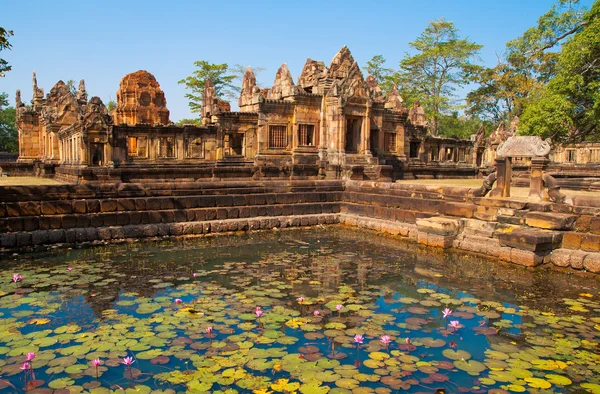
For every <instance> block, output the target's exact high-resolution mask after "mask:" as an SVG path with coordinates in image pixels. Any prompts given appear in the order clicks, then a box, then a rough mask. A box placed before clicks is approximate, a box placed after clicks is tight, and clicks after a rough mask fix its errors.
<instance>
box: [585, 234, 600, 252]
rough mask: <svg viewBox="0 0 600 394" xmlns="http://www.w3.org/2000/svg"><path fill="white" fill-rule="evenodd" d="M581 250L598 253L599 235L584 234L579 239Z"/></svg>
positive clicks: (599, 249) (599, 248)
mask: <svg viewBox="0 0 600 394" xmlns="http://www.w3.org/2000/svg"><path fill="white" fill-rule="evenodd" d="M581 249H583V250H586V251H590V252H599V251H600V235H596V234H585V235H584V236H583V237H582V238H581Z"/></svg>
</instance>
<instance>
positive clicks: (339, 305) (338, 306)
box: [335, 304, 344, 312]
mask: <svg viewBox="0 0 600 394" xmlns="http://www.w3.org/2000/svg"><path fill="white" fill-rule="evenodd" d="M343 307H344V305H342V304H337V305H336V306H335V309H337V310H338V312H339V311H341V310H342V308H343Z"/></svg>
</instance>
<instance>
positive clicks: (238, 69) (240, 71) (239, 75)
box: [225, 64, 265, 99]
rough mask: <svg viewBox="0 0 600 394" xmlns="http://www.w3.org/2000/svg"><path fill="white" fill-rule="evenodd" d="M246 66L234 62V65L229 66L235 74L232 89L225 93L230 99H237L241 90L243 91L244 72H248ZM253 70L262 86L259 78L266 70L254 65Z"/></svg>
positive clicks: (257, 81)
mask: <svg viewBox="0 0 600 394" xmlns="http://www.w3.org/2000/svg"><path fill="white" fill-rule="evenodd" d="M246 68H247V67H244V66H242V65H241V64H234V65H233V66H232V67H229V73H231V74H233V75H235V78H234V80H235V81H236V82H235V84H232V85H233V86H232V90H231V91H228V92H226V93H225V97H227V98H229V99H237V98H238V96H239V94H240V92H241V91H242V88H241V86H242V81H243V80H244V74H245V73H246ZM252 71H254V76H256V84H257V85H258V86H262V83H261V81H259V80H258V75H259V74H260V73H261V72H263V71H265V69H264V68H263V67H258V66H257V67H252Z"/></svg>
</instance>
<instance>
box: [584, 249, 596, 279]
mask: <svg viewBox="0 0 600 394" xmlns="http://www.w3.org/2000/svg"><path fill="white" fill-rule="evenodd" d="M583 268H585V269H586V270H587V271H589V272H593V273H595V274H599V273H600V253H589V254H588V255H587V256H585V258H584V260H583Z"/></svg>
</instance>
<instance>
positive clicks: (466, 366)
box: [454, 360, 486, 376]
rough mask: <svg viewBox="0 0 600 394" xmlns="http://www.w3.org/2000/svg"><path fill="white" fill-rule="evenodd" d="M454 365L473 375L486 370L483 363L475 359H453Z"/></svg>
mask: <svg viewBox="0 0 600 394" xmlns="http://www.w3.org/2000/svg"><path fill="white" fill-rule="evenodd" d="M454 366H455V367H456V368H458V369H460V370H462V371H465V372H466V373H468V374H469V375H473V376H479V374H480V373H481V372H483V371H485V370H486V367H485V365H483V364H482V363H480V362H479V361H475V360H468V361H466V360H457V361H454Z"/></svg>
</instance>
